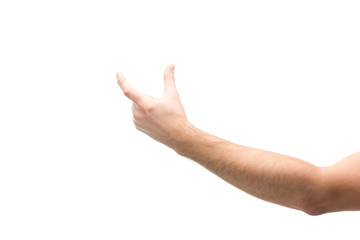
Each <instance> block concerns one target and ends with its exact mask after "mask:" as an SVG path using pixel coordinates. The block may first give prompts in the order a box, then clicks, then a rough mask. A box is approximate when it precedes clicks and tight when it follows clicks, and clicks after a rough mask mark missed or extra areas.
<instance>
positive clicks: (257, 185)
mask: <svg viewBox="0 0 360 240" xmlns="http://www.w3.org/2000/svg"><path fill="white" fill-rule="evenodd" d="M176 139H177V141H176V143H174V144H173V146H171V147H172V148H173V149H174V150H175V151H176V152H177V153H179V154H180V155H182V156H184V157H187V158H190V159H192V160H194V161H195V162H197V163H199V164H200V165H202V166H203V167H205V168H207V169H208V170H210V171H211V172H213V173H214V174H216V175H218V176H219V177H221V178H222V179H224V180H225V181H227V182H229V183H230V184H232V185H234V186H235V187H237V188H239V189H241V190H243V191H245V192H247V193H249V194H251V195H253V196H255V197H258V198H260V199H263V200H266V201H269V202H272V203H276V204H280V205H283V206H286V207H290V208H294V209H298V210H302V211H305V212H307V213H309V214H318V213H317V212H316V211H318V206H319V203H320V202H321V197H322V193H321V190H320V189H323V188H322V187H321V186H320V185H321V173H322V169H321V168H319V167H316V166H314V165H312V164H310V163H307V162H305V161H302V160H300V159H297V158H293V157H289V156H285V155H282V154H278V153H274V152H269V151H264V150H260V149H256V148H250V147H246V146H242V145H238V144H235V143H232V142H229V141H226V140H224V139H221V138H218V137H216V136H213V135H210V134H207V133H205V132H203V131H201V130H199V129H196V128H195V127H193V126H192V125H190V124H189V126H187V127H186V128H185V130H184V131H182V133H181V134H178V135H177V138H176ZM315 205H316V206H317V207H316V209H313V206H315Z"/></svg>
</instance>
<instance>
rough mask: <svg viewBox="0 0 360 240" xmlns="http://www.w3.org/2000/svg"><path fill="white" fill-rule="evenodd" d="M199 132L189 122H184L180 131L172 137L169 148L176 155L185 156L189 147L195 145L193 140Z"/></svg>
mask: <svg viewBox="0 0 360 240" xmlns="http://www.w3.org/2000/svg"><path fill="white" fill-rule="evenodd" d="M199 134H200V130H199V129H197V128H196V127H194V126H193V125H192V124H191V123H190V122H188V121H187V122H185V123H184V124H183V125H182V127H181V129H180V130H179V131H177V132H176V133H175V134H174V136H173V141H171V144H170V146H169V147H170V148H172V149H173V150H174V151H175V152H176V153H177V154H179V155H181V156H186V155H187V154H186V153H187V152H188V151H189V150H190V147H191V146H193V145H194V144H195V140H196V139H198V137H199Z"/></svg>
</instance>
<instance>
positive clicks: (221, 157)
mask: <svg viewBox="0 0 360 240" xmlns="http://www.w3.org/2000/svg"><path fill="white" fill-rule="evenodd" d="M173 71H174V65H169V66H168V67H167V68H166V70H165V74H164V83H165V93H164V96H163V97H162V98H159V99H154V98H152V97H151V96H148V95H146V94H143V93H140V92H138V91H137V90H136V89H134V88H133V87H132V86H131V85H130V84H129V83H128V82H127V81H126V79H125V77H124V76H123V75H122V74H121V73H117V79H118V83H119V85H120V87H121V89H122V90H123V92H124V94H125V95H126V96H127V97H128V98H130V99H131V100H132V101H133V107H132V111H133V116H134V118H133V121H134V124H135V126H136V128H137V129H138V130H140V131H142V132H144V133H146V134H147V135H149V136H150V137H152V138H153V139H155V140H157V141H159V142H161V143H163V144H165V145H167V146H168V147H170V148H172V149H173V150H175V151H176V152H177V153H178V154H180V155H182V156H184V157H187V158H190V159H192V160H194V161H195V162H197V163H199V164H200V165H202V166H203V167H205V168H207V169H208V170H209V171H211V172H213V173H214V174H216V175H218V176H219V177H221V178H222V179H224V180H225V181H227V182H229V183H230V184H232V185H234V186H236V187H237V188H239V189H241V190H243V191H244V192H247V193H249V194H251V195H253V196H255V197H258V198H260V199H263V200H265V201H269V202H272V203H276V204H280V205H283V206H286V207H289V208H294V209H298V210H301V211H304V212H306V213H308V214H310V215H319V214H322V213H326V212H334V211H344V210H360V173H358V172H359V169H360V161H359V160H360V153H357V154H353V155H351V156H350V157H347V158H345V159H344V160H342V161H340V162H339V163H337V164H335V165H333V166H331V167H326V168H322V167H317V166H314V165H312V164H310V163H307V162H305V161H302V160H300V159H297V158H293V157H289V156H285V155H282V154H279V153H274V152H269V151H264V150H260V149H255V148H250V147H246V146H242V145H238V144H235V143H232V142H229V141H226V140H224V139H221V138H218V137H216V136H213V135H210V134H207V133H205V132H203V131H201V130H199V129H197V128H195V127H194V126H192V125H191V124H190V123H189V121H188V120H187V117H186V114H185V111H184V108H183V106H182V104H181V101H180V97H179V94H178V92H177V90H176V86H175V79H174V72H173Z"/></svg>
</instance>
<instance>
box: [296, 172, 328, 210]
mask: <svg viewBox="0 0 360 240" xmlns="http://www.w3.org/2000/svg"><path fill="white" fill-rule="evenodd" d="M318 170H320V171H318V174H315V176H316V178H315V179H314V181H313V182H312V184H311V187H309V189H308V191H306V193H305V196H304V197H303V198H302V201H301V208H300V210H302V211H303V212H305V213H306V214H308V215H310V216H319V215H322V214H325V213H328V212H331V209H330V208H329V206H330V205H331V204H330V200H331V198H330V197H329V196H330V193H329V191H328V187H326V186H327V185H326V182H325V178H324V174H323V171H321V170H322V169H321V168H318Z"/></svg>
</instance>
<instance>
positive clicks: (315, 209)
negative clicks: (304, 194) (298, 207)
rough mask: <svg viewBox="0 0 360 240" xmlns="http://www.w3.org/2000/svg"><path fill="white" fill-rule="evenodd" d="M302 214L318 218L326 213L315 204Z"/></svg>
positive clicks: (305, 209)
mask: <svg viewBox="0 0 360 240" xmlns="http://www.w3.org/2000/svg"><path fill="white" fill-rule="evenodd" d="M303 212H305V213H306V214H308V215H309V216H320V215H322V214H325V213H327V211H326V210H325V209H324V208H322V207H320V206H317V205H315V204H314V205H311V206H308V207H306V208H304V209H303Z"/></svg>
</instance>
